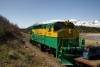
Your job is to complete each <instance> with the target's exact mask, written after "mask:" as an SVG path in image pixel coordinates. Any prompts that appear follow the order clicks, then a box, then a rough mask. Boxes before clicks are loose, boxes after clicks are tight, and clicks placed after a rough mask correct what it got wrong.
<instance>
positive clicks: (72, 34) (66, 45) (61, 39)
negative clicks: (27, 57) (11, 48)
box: [30, 21, 85, 65]
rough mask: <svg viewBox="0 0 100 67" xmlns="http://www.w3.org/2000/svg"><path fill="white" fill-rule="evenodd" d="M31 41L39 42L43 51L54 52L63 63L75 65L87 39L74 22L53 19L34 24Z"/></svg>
mask: <svg viewBox="0 0 100 67" xmlns="http://www.w3.org/2000/svg"><path fill="white" fill-rule="evenodd" d="M30 42H31V43H33V44H35V45H38V44H39V45H40V46H41V50H42V51H48V52H49V53H54V54H55V57H56V58H57V59H58V60H60V61H61V63H62V64H63V65H74V64H75V61H74V58H76V57H79V56H80V55H82V50H83V47H84V43H85V40H84V39H82V38H80V37H79V32H78V30H77V29H76V28H75V26H74V24H73V23H72V22H69V21H54V22H53V21H51V22H49V23H40V24H36V25H34V26H33V28H32V34H31V38H30Z"/></svg>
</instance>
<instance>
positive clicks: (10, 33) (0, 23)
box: [0, 15, 21, 43]
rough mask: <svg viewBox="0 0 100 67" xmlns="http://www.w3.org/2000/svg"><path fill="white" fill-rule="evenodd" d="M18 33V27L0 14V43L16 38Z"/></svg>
mask: <svg viewBox="0 0 100 67" xmlns="http://www.w3.org/2000/svg"><path fill="white" fill-rule="evenodd" d="M18 35H21V33H20V29H19V27H18V26H17V25H14V24H13V23H11V22H9V20H7V19H6V18H5V17H3V16H1V15H0V43H4V42H6V41H7V40H9V39H13V38H17V36H18Z"/></svg>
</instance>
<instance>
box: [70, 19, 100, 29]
mask: <svg viewBox="0 0 100 67" xmlns="http://www.w3.org/2000/svg"><path fill="white" fill-rule="evenodd" d="M69 21H71V22H73V24H75V25H76V26H87V27H100V21H98V20H91V21H81V20H76V19H70V20H69Z"/></svg>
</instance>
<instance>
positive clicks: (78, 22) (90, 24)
mask: <svg viewBox="0 0 100 67" xmlns="http://www.w3.org/2000/svg"><path fill="white" fill-rule="evenodd" d="M57 21H66V20H49V21H44V22H37V23H35V24H34V25H38V24H48V23H52V22H57ZM69 21H70V22H72V23H73V24H74V25H76V26H87V27H100V21H98V20H91V21H81V20H76V19H70V20H69Z"/></svg>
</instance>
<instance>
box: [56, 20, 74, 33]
mask: <svg viewBox="0 0 100 67" xmlns="http://www.w3.org/2000/svg"><path fill="white" fill-rule="evenodd" d="M65 28H71V29H74V25H73V24H71V23H69V24H65V23H64V22H57V23H55V25H54V31H59V30H61V29H65Z"/></svg>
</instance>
